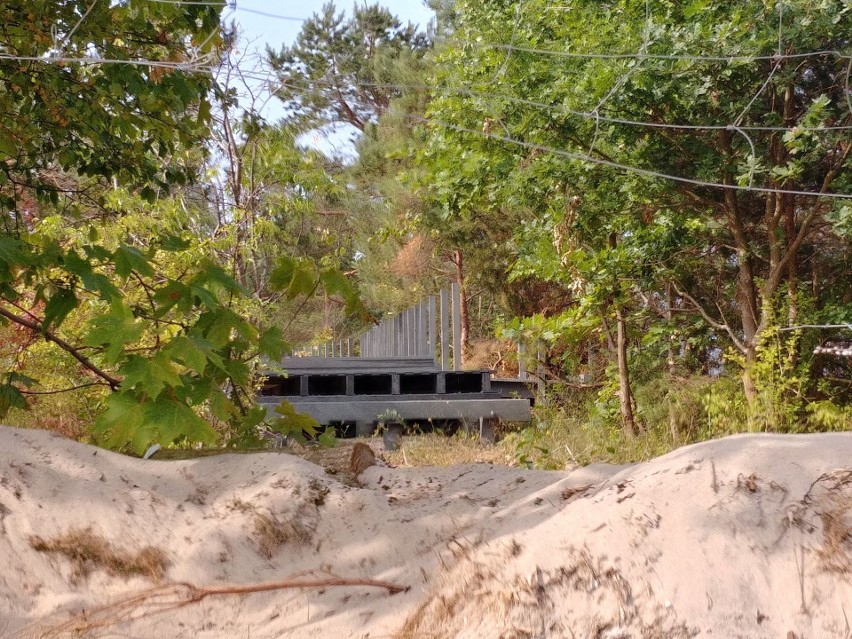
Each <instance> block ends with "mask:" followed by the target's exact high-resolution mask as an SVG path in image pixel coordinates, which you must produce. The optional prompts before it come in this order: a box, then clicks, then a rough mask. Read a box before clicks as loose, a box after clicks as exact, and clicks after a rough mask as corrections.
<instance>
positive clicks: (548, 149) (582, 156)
mask: <svg viewBox="0 0 852 639" xmlns="http://www.w3.org/2000/svg"><path fill="white" fill-rule="evenodd" d="M248 77H251V76H248ZM265 79H266V80H269V77H268V76H267V77H266V78H265ZM279 85H280V86H282V87H283V86H288V87H290V88H298V87H296V86H294V85H292V84H289V83H287V82H283V81H282V82H280V83H279ZM397 86H399V85H397ZM589 115H591V114H589ZM404 117H406V118H407V119H410V120H412V121H416V122H420V123H423V124H435V125H437V126H441V127H443V128H447V129H452V130H455V131H458V132H461V133H470V134H473V135H478V136H482V137H486V138H490V139H493V140H498V141H501V142H506V143H508V144H514V145H517V146H521V147H524V148H529V149H533V150H538V151H543V152H545V153H553V154H554V155H558V156H561V157H565V158H568V159H571V160H577V161H581V162H589V163H592V164H598V165H602V166H608V167H611V168H615V169H619V170H622V171H626V172H629V173H635V174H637V175H644V176H646V177H653V178H658V179H665V180H672V181H675V182H681V183H686V184H692V185H695V186H701V187H707V188H718V189H725V190H732V191H752V192H758V193H775V194H784V195H799V196H804V197H826V198H831V199H838V200H852V194H845V193H830V192H827V193H817V192H813V191H799V190H794V189H777V188H770V187H760V186H754V185H753V184H749V185H746V186H741V185H739V184H724V183H720V182H709V181H705V180H694V179H692V178H686V177H682V176H679V175H671V174H668V173H663V172H660V171H654V170H652V169H644V168H642V167H636V166H632V165H629V164H623V163H620V162H614V161H612V160H606V159H603V158H596V157H593V156H591V155H589V154H586V153H576V152H572V151H566V150H564V149H558V148H556V147H552V146H548V145H542V144H535V143H532V142H526V141H524V140H518V139H516V138H513V137H511V136H509V135H505V136H503V135H496V134H493V133H486V132H485V131H480V130H476V129H471V128H468V127H462V126H458V125H455V124H450V123H447V122H443V121H441V120H438V119H436V118H424V117H418V116H412V115H405V116H404ZM724 128H730V129H734V128H735V127H734V126H733V125H731V126H730V127H724ZM749 141H750V140H749ZM752 149H754V147H753V146H752Z"/></svg>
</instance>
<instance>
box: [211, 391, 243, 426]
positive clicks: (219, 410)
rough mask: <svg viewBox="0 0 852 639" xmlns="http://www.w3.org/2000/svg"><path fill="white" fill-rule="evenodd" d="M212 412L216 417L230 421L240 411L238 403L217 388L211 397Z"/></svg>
mask: <svg viewBox="0 0 852 639" xmlns="http://www.w3.org/2000/svg"><path fill="white" fill-rule="evenodd" d="M210 412H211V413H213V416H214V417H215V418H216V419H219V420H221V421H223V422H224V421H228V420H229V419H230V418H231V417H233V416H234V415H236V414H237V413H238V412H239V411H238V410H237V407H236V405H235V404H234V402H232V401H231V400H230V399H228V397H227V395H225V393H223V392H222V391H221V390H217V392H215V393H214V394H213V397H211V398H210Z"/></svg>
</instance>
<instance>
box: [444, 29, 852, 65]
mask: <svg viewBox="0 0 852 639" xmlns="http://www.w3.org/2000/svg"><path fill="white" fill-rule="evenodd" d="M433 40H434V41H436V42H447V43H450V44H459V45H467V46H472V47H475V48H481V49H503V50H510V51H520V52H523V53H535V54H537V55H549V56H554V57H558V58H575V59H581V60H582V59H588V60H681V61H687V62H689V61H692V62H729V63H733V62H753V61H757V60H772V61H776V60H798V59H802V58H815V57H820V56H834V57H837V58H840V59H842V60H846V59H849V58H852V54H847V53H842V52H841V51H837V50H835V49H822V50H818V51H803V52H800V53H784V54H782V55H780V56H779V55H778V54H777V53H773V54H771V55H765V54H742V53H738V54H731V55H690V54H664V53H642V52H641V51H637V52H635V53H594V52H587V53H578V52H575V51H561V50H559V49H541V48H537V47H527V46H521V45H514V44H506V43H503V42H474V41H471V40H461V39H458V38H450V37H445V36H434V38H433Z"/></svg>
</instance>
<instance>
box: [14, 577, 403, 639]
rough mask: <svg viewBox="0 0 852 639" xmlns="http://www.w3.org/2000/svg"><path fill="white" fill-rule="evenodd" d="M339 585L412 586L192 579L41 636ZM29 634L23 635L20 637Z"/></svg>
mask: <svg viewBox="0 0 852 639" xmlns="http://www.w3.org/2000/svg"><path fill="white" fill-rule="evenodd" d="M335 586H350V587H351V586H365V587H369V588H384V589H385V590H387V591H388V593H389V594H391V595H395V594H398V593H400V592H405V591H407V590H408V588H409V587H408V586H403V585H400V584H395V583H392V582H389V581H381V580H377V579H360V578H351V579H347V578H344V577H328V578H325V579H289V580H285V581H272V582H265V583H256V584H226V585H220V586H209V587H202V586H196V585H194V584H191V583H188V582H178V583H172V584H166V585H163V586H157V587H155V588H150V589H148V590H143V591H142V592H138V593H136V594H134V595H131V596H129V597H126V598H124V599H121V600H119V601H116V602H113V603H111V604H106V605H104V606H101V607H99V608H95V609H93V610H89V611H86V612H82V613H80V614H78V615H75V616H73V617H72V618H70V619H67V620H65V621H63V622H61V623H58V624H55V625H52V626H48V627H46V628H45V627H42V628H39V630H38V633H37V635H35V636H38V637H39V638H40V639H51V638H58V637H63V636H73V637H79V636H81V635H83V634H85V633H89V632H91V631H93V630H97V629H104V628H110V627H114V626H116V625H118V624H121V623H126V622H129V621H133V620H136V619H141V618H143V617H146V618H150V617H151V616H153V615H158V614H162V613H165V612H168V611H171V610H177V609H179V608H184V607H186V606H190V605H192V604H196V603H198V602H200V601H202V600H204V599H207V598H208V597H220V596H225V595H249V594H254V593H259V592H271V591H275V590H291V589H297V588H329V587H335ZM28 636H29V635H28V634H26V632H25V633H24V634H20V635H19V637H28Z"/></svg>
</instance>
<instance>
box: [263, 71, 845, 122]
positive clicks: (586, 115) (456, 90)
mask: <svg viewBox="0 0 852 639" xmlns="http://www.w3.org/2000/svg"><path fill="white" fill-rule="evenodd" d="M248 77H250V78H251V79H254V80H257V81H259V82H271V81H272V80H277V79H278V77H277V76H276V75H275V74H274V73H270V74H269V75H266V76H262V75H258V74H249V75H248ZM305 82H306V83H307V84H320V85H323V86H335V83H334V82H332V81H330V80H308V79H306V80H305ZM354 85H355V86H358V87H363V88H374V89H395V90H400V91H401V90H405V89H410V90H415V91H436V92H439V93H449V94H456V95H465V96H468V97H472V98H490V99H492V100H495V101H497V100H505V101H507V102H512V103H514V104H523V105H526V106H532V107H536V108H540V109H548V110H554V111H560V112H562V113H564V114H566V115H572V116H575V117H579V118H583V119H586V120H594V119H598V120H600V121H601V122H610V123H612V124H624V125H628V126H639V127H648V128H654V129H672V130H686V131H733V130H735V129H742V130H743V131H763V132H779V133H788V132H793V131H796V132H803V133H804V132H811V133H819V132H822V131H826V132H829V131H847V130H852V125H838V126H825V127H783V126H756V125H740V126H735V125H733V124H669V123H665V122H649V121H642V120H629V119H624V118H616V117H612V116H607V115H603V114H599V115H598V116H596V115H595V113H594V112H593V111H577V110H575V109H571V108H569V107H566V106H564V105H561V104H547V103H545V102H537V101H535V100H530V99H527V98H518V97H515V96H512V95H507V94H504V93H493V92H486V91H479V90H476V89H472V88H469V87H451V86H441V85H437V84H401V83H383V82H356V83H354ZM290 86H292V87H293V88H298V87H297V86H295V85H290Z"/></svg>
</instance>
